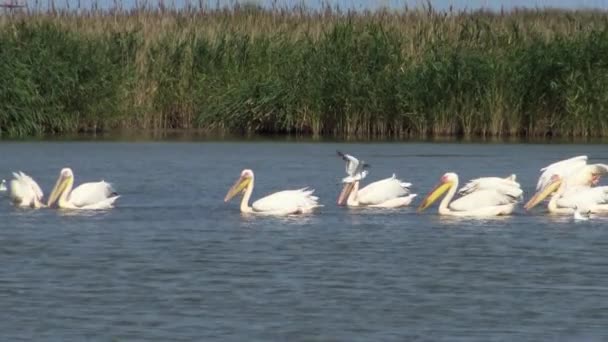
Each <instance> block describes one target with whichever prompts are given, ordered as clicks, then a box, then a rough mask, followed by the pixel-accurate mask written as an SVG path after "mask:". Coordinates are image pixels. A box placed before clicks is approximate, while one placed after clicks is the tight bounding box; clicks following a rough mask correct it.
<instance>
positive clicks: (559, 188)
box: [0, 151, 608, 220]
mask: <svg viewBox="0 0 608 342" xmlns="http://www.w3.org/2000/svg"><path fill="white" fill-rule="evenodd" d="M337 154H338V156H340V157H341V158H342V159H343V160H344V162H345V163H346V165H345V172H346V177H344V178H343V179H342V184H343V188H342V191H341V192H340V194H339V196H338V200H337V204H338V205H346V206H349V207H374V208H399V207H406V206H409V205H410V204H411V203H412V202H413V200H414V198H415V197H416V196H417V195H416V194H413V193H411V191H410V187H411V186H412V184H411V183H408V182H403V181H401V180H399V179H398V178H397V177H396V176H395V174H393V175H392V177H388V178H385V179H381V180H378V181H375V182H372V183H370V184H368V185H367V186H365V187H363V188H361V189H360V188H359V185H360V182H361V181H362V180H363V179H365V177H366V176H367V175H368V174H369V170H368V169H369V168H370V167H371V166H370V164H368V163H365V162H364V161H363V160H359V159H357V158H356V157H354V156H353V155H350V154H346V153H342V152H340V151H338V152H337ZM587 161H588V158H587V156H576V157H573V158H569V159H565V160H561V161H558V162H555V163H552V164H550V165H548V166H546V167H543V168H541V169H540V171H541V175H540V177H539V179H538V182H537V184H536V193H535V194H534V195H533V196H532V197H531V198H530V200H529V201H528V202H527V203H526V204H525V205H524V209H526V210H531V209H532V208H534V207H535V206H536V205H538V204H539V203H541V202H542V201H543V200H545V199H546V198H549V201H548V203H547V210H548V211H549V212H550V213H553V214H569V215H573V217H574V218H575V219H576V220H585V219H588V217H589V214H604V213H608V186H598V183H599V180H600V178H601V176H604V175H606V174H608V165H607V164H602V163H596V164H588V163H587ZM254 179H255V177H254V173H253V171H252V170H250V169H244V170H242V171H241V174H240V177H239V178H238V179H237V181H236V182H235V183H234V185H233V186H232V187H230V189H229V190H228V192H227V194H226V196H225V197H224V202H228V201H230V200H231V199H232V198H233V197H235V196H237V195H239V194H242V195H243V197H242V199H241V203H240V211H241V212H242V213H248V214H257V215H273V216H285V215H301V214H309V213H312V212H314V211H315V209H317V208H319V207H322V205H321V204H319V198H318V197H317V196H314V195H313V194H314V190H313V189H309V188H308V187H303V188H299V189H294V190H284V191H279V192H275V193H272V194H270V195H267V196H265V197H262V198H260V199H258V200H256V201H255V202H253V204H251V205H250V204H249V201H250V199H251V195H252V193H253V188H254ZM458 186H459V177H458V175H457V174H456V173H455V172H447V173H445V174H444V175H443V176H442V177H441V178H440V182H439V184H438V185H437V186H436V187H435V188H434V189H433V190H431V191H430V192H429V193H428V195H427V196H426V197H425V198H424V199H423V200H422V202H421V203H420V205H419V206H418V212H423V211H424V210H426V209H427V208H429V207H430V206H431V205H432V204H433V203H434V202H436V201H437V200H438V199H439V198H440V197H442V196H443V195H444V194H445V196H444V197H443V199H442V200H441V202H440V204H439V207H438V213H439V215H447V216H467V217H488V216H501V215H510V214H512V213H513V212H514V211H515V209H516V207H517V205H518V204H519V203H520V202H522V201H523V190H522V189H521V186H520V184H519V183H518V182H517V181H516V176H515V174H512V175H510V176H508V177H504V178H502V177H481V178H476V179H473V180H471V181H469V182H468V183H466V184H465V185H464V186H463V187H462V188H460V189H458ZM0 191H8V195H9V198H10V200H11V202H12V203H13V204H14V205H15V206H16V207H22V208H35V209H37V208H45V207H57V208H60V209H72V210H91V209H109V208H113V206H114V203H115V202H116V200H117V199H118V198H119V197H120V195H118V194H117V193H116V192H115V191H114V188H113V187H112V185H111V184H110V183H108V182H105V181H103V180H102V181H99V182H87V183H83V184H80V185H79V186H77V187H75V188H74V172H73V171H72V169H70V168H64V169H62V170H61V171H60V173H59V177H58V179H57V182H56V183H55V186H54V187H53V189H52V191H51V193H50V195H49V197H48V200H47V201H46V202H45V201H44V200H43V197H44V193H43V191H42V189H41V187H40V186H39V185H38V183H37V182H36V181H35V180H34V179H33V178H32V177H30V176H29V175H27V174H25V173H24V172H22V171H19V172H14V173H13V179H11V180H10V183H9V186H8V187H7V186H6V181H5V180H2V182H1V183H0ZM455 197H457V198H455Z"/></svg>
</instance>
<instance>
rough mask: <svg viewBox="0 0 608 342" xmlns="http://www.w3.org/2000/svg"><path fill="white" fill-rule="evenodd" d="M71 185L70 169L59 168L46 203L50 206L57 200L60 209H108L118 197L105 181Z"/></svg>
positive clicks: (72, 183)
mask: <svg viewBox="0 0 608 342" xmlns="http://www.w3.org/2000/svg"><path fill="white" fill-rule="evenodd" d="M73 186H74V173H73V172H72V169H70V168H64V169H61V172H60V173H59V178H58V179H57V183H56V184H55V187H54V188H53V191H52V192H51V195H50V196H49V200H48V203H47V205H48V206H49V207H50V206H51V205H53V203H55V202H56V201H57V206H58V207H59V208H62V209H79V210H94V209H110V208H112V207H113V206H114V202H115V201H116V200H117V199H118V198H119V197H120V196H119V195H118V194H117V193H116V192H115V191H114V189H113V188H112V185H111V184H110V183H107V182H105V181H99V182H89V183H83V184H80V185H79V186H77V187H76V188H75V189H74V190H72V187H73Z"/></svg>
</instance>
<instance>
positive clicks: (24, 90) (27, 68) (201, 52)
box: [0, 5, 608, 137]
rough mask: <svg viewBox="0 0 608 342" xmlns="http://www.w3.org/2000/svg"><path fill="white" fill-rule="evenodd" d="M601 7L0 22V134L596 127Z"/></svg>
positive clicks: (602, 132) (481, 131) (602, 122)
mask: <svg viewBox="0 0 608 342" xmlns="http://www.w3.org/2000/svg"><path fill="white" fill-rule="evenodd" d="M607 24H608V14H606V13H603V12H599V13H596V12H568V11H556V10H534V11H514V12H510V13H489V12H483V11H478V12H470V13H468V12H447V13H443V12H436V11H433V10H432V9H431V8H423V9H414V10H404V11H400V12H389V11H380V12H374V13H372V12H361V13H354V12H341V11H339V10H336V9H331V8H325V9H324V10H322V11H311V10H306V9H303V8H293V9H281V8H277V9H273V10H261V9H260V8H257V7H254V6H238V5H237V6H235V7H234V8H231V9H223V10H213V11H211V10H207V9H203V8H197V9H195V8H192V7H189V8H186V9H183V10H179V11H178V10H171V9H158V10H154V11H151V10H148V9H143V8H142V9H137V10H131V11H126V10H125V11H116V10H114V11H96V10H87V11H81V12H80V13H79V14H75V12H67V11H64V12H57V11H46V12H45V11H30V12H25V13H17V14H13V15H5V16H2V17H0V75H2V78H1V79H0V133H1V134H2V135H8V136H27V135H33V134H43V133H64V132H78V131H89V130H92V131H99V130H112V129H146V130H163V129H190V128H196V129H203V130H209V131H217V132H231V133H269V134H276V133H279V134H291V133H297V134H310V135H333V136H352V137H409V136H444V135H445V136H453V135H458V136H530V137H532V136H607V135H608V121H607V120H606V110H608V59H606V57H605V56H608V25H607Z"/></svg>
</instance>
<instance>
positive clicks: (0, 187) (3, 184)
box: [0, 179, 6, 191]
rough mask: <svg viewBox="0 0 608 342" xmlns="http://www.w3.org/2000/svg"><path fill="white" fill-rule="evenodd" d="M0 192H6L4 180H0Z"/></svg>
mask: <svg viewBox="0 0 608 342" xmlns="http://www.w3.org/2000/svg"><path fill="white" fill-rule="evenodd" d="M0 191H6V180H4V179H3V180H2V183H0Z"/></svg>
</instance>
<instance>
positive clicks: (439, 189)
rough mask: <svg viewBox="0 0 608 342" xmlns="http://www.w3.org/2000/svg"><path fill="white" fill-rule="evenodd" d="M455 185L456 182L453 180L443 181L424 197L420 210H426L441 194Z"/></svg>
mask: <svg viewBox="0 0 608 342" xmlns="http://www.w3.org/2000/svg"><path fill="white" fill-rule="evenodd" d="M452 186H454V183H453V182H451V181H447V182H441V183H439V184H437V186H435V188H434V189H433V190H431V192H429V194H428V195H426V197H425V198H424V200H423V201H422V203H421V204H420V206H419V207H418V212H422V211H424V210H425V209H426V208H428V207H430V206H431V204H433V203H434V202H435V201H436V200H437V199H438V198H439V197H441V195H443V194H444V193H445V192H446V191H447V190H448V189H449V188H451V187H452Z"/></svg>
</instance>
